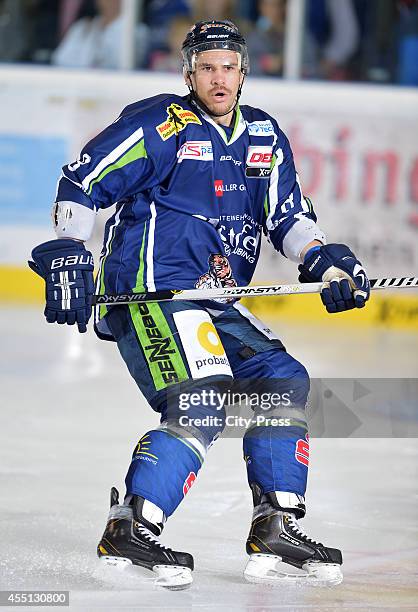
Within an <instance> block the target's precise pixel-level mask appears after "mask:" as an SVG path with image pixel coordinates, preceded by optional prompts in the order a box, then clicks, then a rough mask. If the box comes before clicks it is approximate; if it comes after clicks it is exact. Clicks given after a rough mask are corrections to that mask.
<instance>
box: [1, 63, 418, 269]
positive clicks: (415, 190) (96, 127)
mask: <svg viewBox="0 0 418 612" xmlns="http://www.w3.org/2000/svg"><path fill="white" fill-rule="evenodd" d="M0 87H1V89H0V103H1V107H2V113H1V115H0V143H1V139H2V138H3V139H4V138H6V137H9V138H10V137H12V138H15V137H19V136H20V137H25V138H26V137H30V138H36V137H39V138H43V139H50V147H52V148H53V142H54V140H53V139H54V138H58V139H61V140H60V143H61V144H60V146H61V147H64V143H65V150H66V158H65V161H70V160H73V159H75V158H76V157H77V155H78V152H79V150H80V148H81V147H82V145H83V143H85V142H86V141H87V140H88V139H90V138H91V137H93V136H94V135H95V134H96V133H98V132H99V131H100V130H101V129H103V127H105V126H106V125H107V124H109V123H110V122H111V121H113V120H114V118H115V117H116V116H117V115H118V114H119V112H120V110H121V109H122V108H123V107H124V106H125V105H126V104H129V103H131V102H133V101H135V100H136V99H141V98H144V97H148V96H152V95H155V94H157V93H161V92H162V91H172V92H176V93H179V94H183V93H185V87H184V85H183V84H182V80H181V78H180V77H176V76H173V75H154V74H149V73H141V72H139V73H134V74H128V73H110V72H78V71H74V70H59V69H44V68H25V67H2V68H0ZM242 102H243V103H247V104H251V105H254V106H260V107H262V108H264V109H265V110H267V111H268V112H270V113H271V114H272V115H274V116H275V117H277V118H278V120H279V123H280V125H281V126H282V127H283V129H284V130H285V132H286V133H287V134H288V136H289V138H290V141H291V144H292V146H293V149H294V153H295V157H296V161H297V166H298V169H299V172H300V174H301V178H302V186H303V187H304V190H305V193H306V195H310V196H311V197H312V199H313V202H314V206H315V210H316V212H317V213H318V217H319V222H320V225H321V227H322V228H323V229H324V230H325V231H326V233H327V234H328V237H329V239H330V240H331V241H333V242H337V241H341V242H346V243H348V244H350V245H351V246H352V247H353V249H354V250H355V252H356V253H358V255H359V257H360V258H361V259H362V262H363V264H364V265H365V266H366V267H367V269H368V272H369V275H370V276H382V275H383V276H387V275H401V276H408V275H414V274H415V273H416V270H417V267H418V240H417V237H418V153H417V148H416V142H417V141H418V92H417V91H415V90H412V89H406V88H405V89H395V88H389V87H375V86H368V85H361V86H354V85H336V84H326V83H306V82H304V83H286V82H282V81H277V80H273V79H255V78H251V77H249V78H248V80H247V83H246V85H245V88H244V94H243V96H242ZM51 139H52V140H51ZM48 142H49V141H48ZM0 151H1V147H0ZM51 154H52V153H51ZM5 155H6V157H5ZM64 157H65V156H64ZM4 159H6V160H7V151H6V154H4V153H3V156H2V157H0V174H1V172H2V167H1V164H2V161H3V160H4ZM33 164H35V166H36V164H42V155H40V156H39V157H38V158H37V159H34V160H33ZM6 170H7V171H6ZM6 170H5V169H4V168H3V174H4V176H5V177H6V179H7V176H8V174H10V169H6ZM12 170H14V171H15V172H19V169H18V168H12ZM48 172H50V173H51V174H53V175H54V176H56V177H58V174H59V164H58V163H57V164H54V163H52V161H51V162H50V165H49V167H48ZM12 195H15V196H16V194H13V193H12ZM8 197H9V196H8V192H7V189H6V187H5V186H4V185H3V191H2V189H1V188H0V209H1V207H2V206H9V205H10V201H9V199H8ZM16 197H18V195H17V196H16ZM52 198H53V194H52V195H51V199H52ZM39 199H40V195H39V194H37V193H33V203H32V200H31V204H30V205H31V207H32V206H33V207H34V208H35V209H36V207H38V206H41V207H45V206H48V207H49V203H48V204H47V203H46V202H43V201H42V202H40V201H39ZM11 216H12V218H13V211H12V212H11ZM49 223H50V221H49V215H48V214H47V213H46V212H45V213H43V214H42V215H40V216H39V219H38V220H37V222H36V226H37V229H36V231H35V232H34V236H37V235H41V234H42V236H43V235H45V233H44V231H45V232H47V234H46V235H47V237H52V236H53V234H52V232H51V230H50V229H49ZM16 225H18V226H19V227H20V228H22V227H25V226H28V228H27V229H29V231H27V230H26V231H24V232H22V233H20V232H19V231H15V227H16ZM43 225H44V226H45V227H44V230H43V229H42V226H43ZM8 227H9V229H7V228H3V227H0V265H23V262H24V261H25V260H26V258H27V253H28V251H29V250H30V248H31V247H32V246H33V244H34V243H36V240H33V241H32V240H30V238H29V236H30V233H31V232H30V229H31V227H33V223H32V222H29V223H28V222H27V220H26V219H25V211H24V210H21V211H19V214H18V215H16V219H15V221H13V222H11V223H10V222H9V224H8ZM10 228H11V229H10ZM271 270H275V271H277V272H276V274H275V279H272V278H271V276H272V273H271ZM278 277H279V278H280V279H284V278H287V279H292V278H293V279H294V278H295V268H294V265H293V264H289V262H286V261H284V260H283V258H281V257H279V256H277V255H276V254H274V252H273V251H272V249H271V248H269V249H266V252H265V254H264V255H263V259H262V263H261V264H260V265H259V270H258V274H257V278H258V279H259V280H277V278H278Z"/></svg>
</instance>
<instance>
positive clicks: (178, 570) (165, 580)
mask: <svg viewBox="0 0 418 612" xmlns="http://www.w3.org/2000/svg"><path fill="white" fill-rule="evenodd" d="M100 562H101V563H102V564H104V565H106V566H108V567H114V568H116V569H117V570H118V571H121V572H132V573H133V572H134V571H135V570H137V569H140V570H144V573H145V572H146V573H148V572H151V571H152V573H153V574H155V575H156V579H155V580H154V584H155V586H158V587H163V588H165V589H170V590H172V591H181V590H183V589H187V588H189V586H190V585H191V584H192V582H193V577H192V572H191V570H190V569H189V568H188V567H184V566H182V565H155V566H154V567H153V568H152V570H151V568H144V567H141V566H139V565H134V564H133V563H132V561H131V560H130V559H127V558H126V557H112V556H110V555H104V556H103V557H100Z"/></svg>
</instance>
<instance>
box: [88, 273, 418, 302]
mask: <svg viewBox="0 0 418 612" xmlns="http://www.w3.org/2000/svg"><path fill="white" fill-rule="evenodd" d="M326 284H327V283H295V284H286V285H258V286H254V287H216V288H214V289H185V290H184V291H181V290H178V291H174V290H163V291H149V292H146V293H121V294H111V293H105V294H103V295H95V296H94V297H93V304H95V305H109V306H110V305H112V304H135V303H138V302H167V301H170V300H187V301H189V300H214V299H222V298H223V299H225V298H238V299H239V298H242V297H260V296H264V297H266V296H270V295H293V294H295V293H320V292H321V290H322V288H323V287H324V286H326ZM370 287H371V289H373V290H375V289H408V288H411V287H418V277H408V278H373V279H371V280H370Z"/></svg>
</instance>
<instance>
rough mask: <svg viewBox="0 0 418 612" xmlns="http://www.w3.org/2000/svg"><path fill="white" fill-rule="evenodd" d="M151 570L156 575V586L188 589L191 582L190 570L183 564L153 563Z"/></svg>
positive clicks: (179, 589) (172, 589) (174, 589)
mask: <svg viewBox="0 0 418 612" xmlns="http://www.w3.org/2000/svg"><path fill="white" fill-rule="evenodd" d="M152 571H153V572H154V574H157V576H158V577H157V579H156V581H155V584H156V586H160V587H164V588H165V589H170V590H171V591H181V590H183V589H188V588H189V586H190V585H191V584H192V582H193V576H192V570H191V569H190V568H188V567H184V566H183V565H154V567H153V568H152Z"/></svg>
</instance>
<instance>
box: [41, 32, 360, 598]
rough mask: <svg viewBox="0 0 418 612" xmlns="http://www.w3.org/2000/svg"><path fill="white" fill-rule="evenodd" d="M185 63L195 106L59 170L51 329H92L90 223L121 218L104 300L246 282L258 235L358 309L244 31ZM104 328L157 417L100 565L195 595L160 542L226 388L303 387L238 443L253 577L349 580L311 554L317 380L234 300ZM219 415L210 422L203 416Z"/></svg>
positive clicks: (189, 99) (106, 248) (126, 119)
mask: <svg viewBox="0 0 418 612" xmlns="http://www.w3.org/2000/svg"><path fill="white" fill-rule="evenodd" d="M182 53H183V59H184V78H185V82H186V84H187V87H188V88H189V93H188V95H185V96H183V97H181V96H177V95H172V94H162V95H158V96H155V97H152V98H148V99H145V100H142V101H140V102H137V103H135V104H132V105H130V106H128V107H127V108H125V109H124V110H123V111H122V113H121V115H120V116H119V118H118V119H117V120H116V121H115V122H114V123H113V124H112V125H110V126H109V127H107V128H106V129H105V130H104V131H103V132H102V133H101V134H99V135H98V136H97V137H96V138H94V139H93V140H92V141H91V142H89V143H88V144H87V145H86V146H85V148H84V149H83V151H82V152H81V154H80V157H79V158H78V160H77V161H76V162H74V163H72V164H70V165H68V166H65V167H64V168H63V173H62V176H61V178H60V181H59V185H58V191H57V197H56V203H55V205H54V209H53V222H54V227H55V231H56V234H57V239H56V240H52V241H50V242H46V243H44V244H41V245H39V246H37V247H36V248H35V249H34V250H33V252H32V257H33V262H30V265H31V267H32V269H34V270H35V271H36V272H37V273H39V274H40V275H41V276H42V277H43V278H44V279H45V281H46V309H45V316H46V319H47V321H49V322H57V323H67V324H70V325H72V324H75V323H77V325H78V328H79V331H80V332H85V331H86V325H87V323H88V320H89V318H90V314H91V296H92V294H93V259H92V256H91V254H90V253H89V252H88V251H87V250H86V249H85V246H84V241H86V240H88V238H89V236H90V234H91V231H92V228H93V224H94V219H95V216H96V212H97V211H98V210H100V209H101V208H106V207H108V206H111V205H114V204H116V209H115V213H114V215H113V216H112V218H111V219H110V220H109V221H108V222H107V225H106V229H105V235H104V241H103V250H102V253H101V258H100V262H99V273H98V277H97V282H96V288H97V291H98V292H99V293H103V292H109V293H111V292H113V293H123V292H128V291H132V290H133V291H136V292H141V291H144V290H148V291H155V290H159V289H178V288H182V289H188V288H194V287H201V286H218V285H219V284H221V285H222V286H234V285H235V284H238V285H246V284H248V283H249V282H250V281H251V278H252V276H253V273H254V268H255V266H256V263H257V259H258V256H259V251H260V238H261V235H262V233H263V232H264V233H265V234H267V236H268V238H269V240H270V242H271V243H272V244H273V246H274V247H275V248H276V249H277V250H278V251H279V252H280V253H281V254H282V255H283V256H285V257H287V258H289V259H291V260H292V261H294V262H296V263H299V271H300V276H299V279H300V280H301V281H306V282H313V281H330V285H329V287H328V288H324V289H323V291H322V294H321V297H322V301H323V303H324V305H325V306H326V308H327V310H328V312H339V311H343V310H347V309H350V308H354V307H357V308H361V307H363V306H364V304H365V302H366V300H367V299H368V297H369V283H368V280H367V276H366V273H365V271H364V269H363V268H362V266H361V264H360V262H359V261H358V260H357V259H356V257H355V256H354V255H353V253H352V252H351V251H350V249H349V248H348V247H347V246H345V245H342V244H328V245H327V244H326V239H325V236H324V233H323V232H322V231H321V229H320V228H319V227H318V225H317V224H316V216H315V213H314V211H313V208H312V205H311V203H310V201H309V200H308V199H306V198H304V196H303V194H302V190H301V185H300V182H299V178H298V175H297V173H296V171H295V167H294V162H293V156H292V152H291V149H290V145H289V142H288V140H287V138H286V136H285V135H284V133H283V132H282V130H281V129H280V128H279V126H278V124H277V121H276V120H275V119H274V118H273V117H271V116H269V115H268V114H267V113H265V112H264V111H262V110H260V109H257V108H252V107H249V106H245V105H243V106H240V105H239V98H240V95H241V90H242V86H243V83H244V78H245V76H246V74H247V73H248V70H249V60H248V54H247V49H246V44H245V41H244V39H243V37H242V36H241V34H240V33H239V31H238V29H237V28H236V27H235V26H234V24H232V23H231V22H226V21H210V22H199V23H197V24H196V25H195V26H194V27H193V28H192V29H191V31H190V32H189V33H188V35H187V37H186V39H185V41H184V44H183V48H182ZM208 265H209V270H208ZM95 329H96V332H97V333H98V335H99V336H100V337H102V338H110V339H113V340H115V341H116V342H117V344H118V348H119V350H120V353H121V355H122V357H123V359H124V360H125V362H126V365H127V367H128V368H129V371H130V373H131V375H132V376H133V378H134V379H135V381H136V383H137V385H138V386H139V388H140V390H141V391H142V393H143V394H144V396H145V397H146V399H147V400H148V402H149V403H150V405H151V406H152V408H153V409H154V410H155V411H156V412H158V413H159V414H160V425H159V426H158V427H156V428H155V429H153V430H151V431H149V432H147V433H146V434H144V435H143V436H142V437H141V438H140V440H139V442H138V444H137V446H136V447H135V449H134V452H133V456H132V462H131V464H130V466H129V470H128V473H127V476H126V481H125V482H126V496H125V498H124V502H123V504H119V503H118V493H117V491H116V489H112V494H111V511H110V516H109V519H108V523H107V526H106V529H105V532H104V534H103V537H102V539H101V540H100V543H99V546H98V555H99V557H100V558H101V559H102V560H103V561H105V562H107V563H110V564H134V565H139V566H143V567H146V568H149V569H152V570H153V571H154V572H155V573H156V574H157V575H158V578H157V582H158V583H159V584H162V585H164V586H168V587H171V588H183V587H185V586H188V585H189V584H190V583H191V581H192V577H191V572H192V570H193V558H192V556H191V555H190V554H188V553H184V552H177V551H173V550H171V549H170V548H168V547H166V546H164V545H163V544H162V543H161V542H160V539H159V535H160V533H161V531H162V529H163V526H164V523H165V521H166V519H167V518H168V517H169V516H171V515H172V514H173V512H174V511H175V510H176V508H177V507H178V506H179V504H180V502H181V501H182V499H183V497H184V495H185V494H186V493H187V491H188V490H189V488H190V486H191V485H192V483H193V481H194V479H195V478H196V475H197V474H198V471H199V469H200V467H201V465H202V462H203V460H204V458H205V455H206V453H207V450H208V448H209V447H210V445H211V444H212V443H213V441H214V440H215V438H216V437H217V436H218V435H219V434H220V433H221V431H222V429H223V426H224V422H225V410H224V408H223V405H221V404H220V403H219V402H218V401H217V400H216V397H218V396H217V395H216V394H217V392H220V391H221V390H222V389H223V388H224V386H225V385H227V386H228V385H229V384H230V383H231V381H232V379H234V381H238V382H240V383H242V385H243V388H244V387H245V384H246V383H247V384H251V385H253V384H256V385H257V384H259V383H260V381H261V382H262V386H263V388H264V389H265V388H268V389H269V390H271V391H279V392H280V393H284V392H290V391H292V392H293V395H292V398H293V399H292V405H291V406H287V407H286V406H278V407H277V406H276V407H274V408H271V410H268V411H267V412H268V414H269V415H270V416H277V417H283V418H281V419H280V423H281V424H282V423H283V422H285V423H286V426H277V425H275V424H274V421H273V420H271V421H270V422H264V423H263V424H262V425H259V424H258V421H256V420H254V422H253V423H252V426H251V427H250V428H249V429H248V430H247V431H246V433H245V436H244V443H243V444H244V457H245V460H246V465H247V473H248V482H249V485H250V487H251V490H252V495H253V501H254V515H253V522H252V525H251V529H250V533H249V536H248V541H247V552H248V554H249V555H250V560H249V562H248V564H247V567H246V569H245V576H246V577H247V578H248V579H249V580H268V581H277V580H281V579H283V580H286V581H289V580H290V581H299V582H301V581H305V582H310V583H313V584H317V583H319V584H337V583H338V582H340V581H341V580H342V574H341V571H340V566H341V563H342V556H341V552H340V551H339V550H337V549H334V548H329V547H327V546H324V545H323V544H320V543H318V542H316V541H314V540H312V539H311V538H309V537H308V536H307V535H306V534H305V533H304V532H303V530H302V529H301V528H300V526H299V524H298V520H299V519H301V518H302V517H303V516H304V515H305V497H304V496H305V489H306V480H307V471H308V458H309V438H308V435H307V425H306V420H305V415H304V406H305V402H306V398H307V394H308V391H309V378H308V375H307V372H306V370H305V368H304V367H303V366H302V365H301V364H300V363H299V362H298V361H296V360H295V359H294V358H293V357H291V356H290V355H289V354H288V353H287V352H286V350H285V349H284V347H283V345H282V343H281V342H280V340H279V339H278V338H276V337H275V336H274V335H273V334H272V333H271V331H270V330H269V329H267V328H266V327H265V326H264V325H263V324H262V323H261V322H260V321H258V320H257V319H255V317H254V316H253V315H251V313H250V312H249V311H248V310H246V309H245V308H244V307H243V306H242V305H240V304H239V303H238V302H235V303H233V302H232V303H231V302H222V303H221V302H219V301H217V302H215V301H208V302H203V301H202V302H181V301H175V302H161V303H142V304H131V305H129V306H125V305H118V306H112V307H103V306H102V307H100V308H99V309H97V312H96V320H95ZM254 381H255V383H254ZM260 384H261V383H260ZM252 389H253V390H254V387H252ZM191 393H193V396H194V397H195V398H196V394H198V395H197V397H201V398H202V400H201V401H198V402H196V401H194V402H193V403H191V404H190V406H189V409H188V412H187V416H188V420H187V423H188V424H186V425H182V424H181V423H183V420H182V419H180V415H181V414H182V413H181V412H180V401H179V398H184V397H187V396H189V395H190V394H191ZM199 394H200V395H199ZM208 397H210V398H211V401H209V402H208V401H206V400H207V398H208ZM214 398H215V399H214ZM182 408H183V407H182ZM255 413H256V414H259V413H260V410H257V409H256V410H255ZM214 415H215V416H216V417H217V418H216V419H212V420H208V421H207V422H209V423H210V425H206V426H202V425H201V422H202V421H203V419H202V418H201V417H204V416H209V417H212V416H214ZM277 422H279V420H277ZM269 423H271V424H269ZM283 564H284V567H289V566H290V568H291V569H292V571H291V572H288V571H286V570H283ZM293 567H295V568H298V570H297V571H296V574H295V570H294V569H293Z"/></svg>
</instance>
